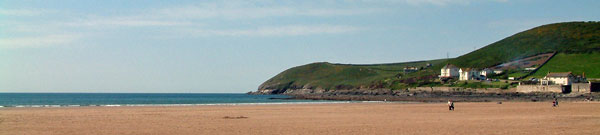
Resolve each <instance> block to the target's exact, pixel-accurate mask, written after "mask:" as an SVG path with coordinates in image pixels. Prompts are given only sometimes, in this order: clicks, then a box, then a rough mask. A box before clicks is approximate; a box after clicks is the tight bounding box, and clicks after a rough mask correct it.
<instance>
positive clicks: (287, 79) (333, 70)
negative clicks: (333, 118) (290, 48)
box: [259, 59, 446, 89]
mask: <svg viewBox="0 0 600 135" xmlns="http://www.w3.org/2000/svg"><path fill="white" fill-rule="evenodd" d="M444 61H446V60H444V59H442V60H432V61H417V62H406V63H393V64H373V65H348V64H332V63H326V62H322V63H312V64H307V65H303V66H298V67H294V68H291V69H288V70H286V71H283V72H282V73H279V74H278V75H276V76H275V77H273V78H271V79H269V80H267V81H266V82H264V83H263V84H262V85H261V86H260V88H259V89H289V88H303V87H304V88H322V89H352V88H359V87H372V86H370V85H372V84H373V82H375V81H378V80H383V79H386V78H394V77H395V76H397V75H399V74H401V73H403V69H404V67H407V66H414V67H424V66H425V65H426V63H431V64H434V65H439V64H440V63H442V62H444Z"/></svg>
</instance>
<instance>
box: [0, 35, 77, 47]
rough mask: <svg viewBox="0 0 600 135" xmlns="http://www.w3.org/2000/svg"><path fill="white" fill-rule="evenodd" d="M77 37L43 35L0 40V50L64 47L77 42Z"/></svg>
mask: <svg viewBox="0 0 600 135" xmlns="http://www.w3.org/2000/svg"><path fill="white" fill-rule="evenodd" d="M80 37H81V36H77V35H45V36H33V37H14V38H0V48H39V47H47V46H56V45H65V44H70V43H72V42H74V41H75V40H78V39H79V38H80Z"/></svg>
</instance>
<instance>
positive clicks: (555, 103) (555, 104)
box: [552, 98, 558, 107]
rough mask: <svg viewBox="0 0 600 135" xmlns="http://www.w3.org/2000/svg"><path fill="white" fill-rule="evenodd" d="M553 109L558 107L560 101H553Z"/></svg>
mask: <svg viewBox="0 0 600 135" xmlns="http://www.w3.org/2000/svg"><path fill="white" fill-rule="evenodd" d="M552 107H558V99H556V98H554V101H552Z"/></svg>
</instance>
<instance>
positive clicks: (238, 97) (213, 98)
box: [0, 93, 346, 108]
mask: <svg viewBox="0 0 600 135" xmlns="http://www.w3.org/2000/svg"><path fill="white" fill-rule="evenodd" d="M283 98H287V96H285V95H248V94H241V93H240V94H223V93H0V108H6V107H80V106H107V107H112V106H195V105H262V104H320V103H346V102H344V101H325V100H295V99H283Z"/></svg>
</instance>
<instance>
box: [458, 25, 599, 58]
mask: <svg viewBox="0 0 600 135" xmlns="http://www.w3.org/2000/svg"><path fill="white" fill-rule="evenodd" d="M548 52H563V53H582V52H583V53H587V52H600V22H567V23H555V24H548V25H543V26H539V27H536V28H533V29H530V30H527V31H523V32H520V33H517V34H515V35H513V36H510V37H507V38H505V39H502V40H500V41H498V42H495V43H492V44H490V45H488V46H486V47H483V48H481V49H479V50H476V51H473V52H471V53H468V54H465V55H463V56H460V57H458V58H455V59H452V60H450V63H452V64H455V65H457V66H459V67H477V68H484V67H491V66H494V65H497V64H500V63H504V62H508V61H512V60H517V59H521V58H524V57H528V56H532V55H536V54H540V53H548Z"/></svg>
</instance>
